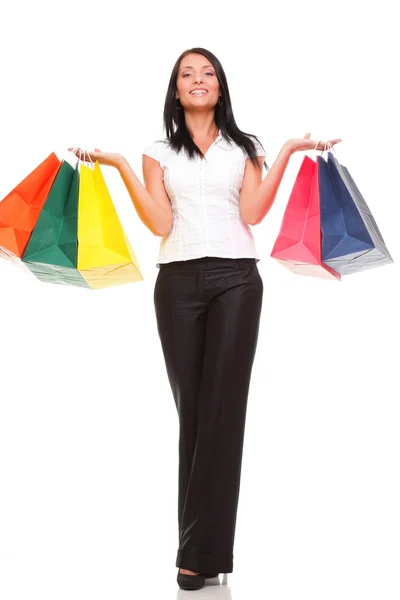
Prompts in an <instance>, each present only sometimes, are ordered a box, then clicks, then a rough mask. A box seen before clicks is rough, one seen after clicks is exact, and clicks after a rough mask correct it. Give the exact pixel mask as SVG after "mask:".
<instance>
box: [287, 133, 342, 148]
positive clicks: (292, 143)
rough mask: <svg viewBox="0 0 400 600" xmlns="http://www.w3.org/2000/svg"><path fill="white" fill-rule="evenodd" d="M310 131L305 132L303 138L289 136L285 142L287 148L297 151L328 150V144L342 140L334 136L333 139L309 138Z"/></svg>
mask: <svg viewBox="0 0 400 600" xmlns="http://www.w3.org/2000/svg"><path fill="white" fill-rule="evenodd" d="M310 135H311V133H306V135H305V136H304V137H303V138H300V139H297V138H291V139H290V140H288V141H287V142H286V145H287V147H288V148H289V150H290V151H291V152H292V153H293V152H297V151H298V150H329V147H330V146H334V145H335V144H338V143H339V142H341V141H342V139H341V138H335V139H334V140H326V141H325V140H310Z"/></svg>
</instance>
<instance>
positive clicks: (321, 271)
mask: <svg viewBox="0 0 400 600" xmlns="http://www.w3.org/2000/svg"><path fill="white" fill-rule="evenodd" d="M321 240H322V234H321V222H320V207H319V189H318V167H317V163H316V162H314V161H313V160H312V159H311V158H309V157H308V156H305V157H304V159H303V162H302V164H301V167H300V170H299V173H298V175H297V178H296V181H295V183H294V186H293V189H292V192H291V194H290V197H289V201H288V204H287V206H286V210H285V213H284V215H283V220H282V224H281V228H280V231H279V234H278V237H277V239H276V241H275V244H274V247H273V249H272V252H271V256H272V258H274V259H276V260H277V261H278V262H280V263H281V264H282V265H284V266H285V267H287V268H288V269H290V270H291V271H293V272H294V273H298V274H300V275H311V276H313V277H322V278H324V279H338V280H339V281H340V279H341V277H340V274H339V273H336V271H334V270H333V269H331V268H330V267H328V266H327V265H325V264H323V262H322V258H321Z"/></svg>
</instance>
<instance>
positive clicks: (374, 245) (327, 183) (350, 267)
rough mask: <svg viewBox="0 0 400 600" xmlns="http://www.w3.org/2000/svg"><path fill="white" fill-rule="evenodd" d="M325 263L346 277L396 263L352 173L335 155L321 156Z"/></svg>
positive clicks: (322, 224)
mask: <svg viewBox="0 0 400 600" xmlns="http://www.w3.org/2000/svg"><path fill="white" fill-rule="evenodd" d="M317 160H318V168H319V185H320V206H321V230H322V260H323V261H324V263H325V264H327V265H329V266H330V267H331V268H333V269H335V271H338V272H339V273H341V274H342V275H348V274H350V273H355V272H357V271H363V270H365V269H369V268H372V267H376V266H380V265H383V264H387V263H390V262H393V259H392V257H391V256H390V254H389V251H388V249H387V247H386V245H385V242H384V241H383V238H382V236H381V234H380V231H379V229H378V226H377V224H376V222H375V220H374V219H373V217H372V214H371V211H370V210H369V208H368V206H367V204H366V202H365V200H364V198H363V196H362V195H361V193H360V191H359V190H358V188H357V186H356V184H355V182H354V180H353V179H352V177H351V176H350V173H349V172H348V170H347V169H346V167H344V166H343V165H341V164H340V163H339V161H338V160H337V158H336V157H335V156H334V155H333V153H332V152H328V159H327V161H325V160H324V159H323V158H322V157H318V159H317Z"/></svg>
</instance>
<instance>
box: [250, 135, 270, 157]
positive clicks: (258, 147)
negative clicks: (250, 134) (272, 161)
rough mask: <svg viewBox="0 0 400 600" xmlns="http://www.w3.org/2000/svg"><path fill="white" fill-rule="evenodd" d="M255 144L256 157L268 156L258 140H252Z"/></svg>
mask: <svg viewBox="0 0 400 600" xmlns="http://www.w3.org/2000/svg"><path fill="white" fill-rule="evenodd" d="M252 139H253V142H254V144H255V147H256V155H257V156H264V157H265V156H267V154H266V152H265V150H264V149H263V147H262V146H261V144H260V142H258V141H257V140H256V139H254V138H252Z"/></svg>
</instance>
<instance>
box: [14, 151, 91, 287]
mask: <svg viewBox="0 0 400 600" xmlns="http://www.w3.org/2000/svg"><path fill="white" fill-rule="evenodd" d="M78 192H79V163H78V164H77V165H76V166H75V168H74V167H73V166H71V165H70V163H69V162H68V161H67V160H63V162H62V164H61V167H60V169H59V171H58V174H57V176H56V178H55V180H54V183H53V186H52V188H51V190H50V192H49V194H48V196H47V199H46V202H45V203H44V205H43V208H42V211H41V213H40V215H39V218H38V220H37V222H36V225H35V228H34V230H33V232H32V235H31V238H30V240H29V242H28V245H27V247H26V250H25V252H24V254H23V256H22V261H23V262H24V263H25V264H26V265H27V267H28V268H29V269H30V270H31V271H32V273H33V274H34V275H36V277H37V278H38V279H40V280H41V281H45V282H50V283H59V284H67V285H76V286H80V287H86V288H88V287H89V286H88V284H87V283H86V281H85V279H84V278H83V277H82V275H81V274H80V273H79V271H78V270H77V260H78Z"/></svg>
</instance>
